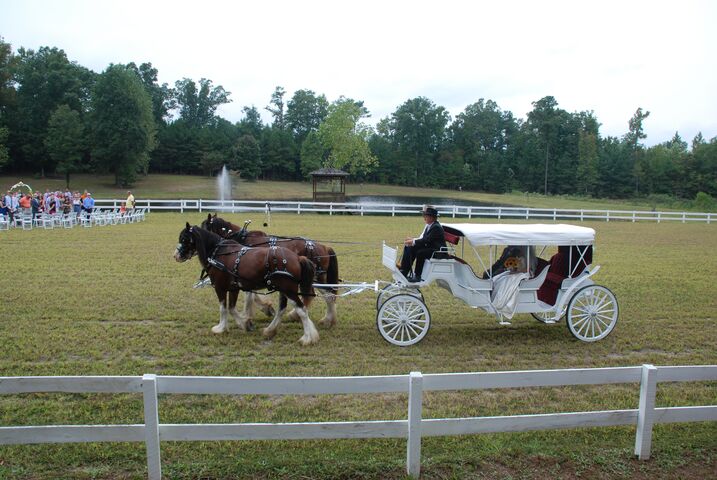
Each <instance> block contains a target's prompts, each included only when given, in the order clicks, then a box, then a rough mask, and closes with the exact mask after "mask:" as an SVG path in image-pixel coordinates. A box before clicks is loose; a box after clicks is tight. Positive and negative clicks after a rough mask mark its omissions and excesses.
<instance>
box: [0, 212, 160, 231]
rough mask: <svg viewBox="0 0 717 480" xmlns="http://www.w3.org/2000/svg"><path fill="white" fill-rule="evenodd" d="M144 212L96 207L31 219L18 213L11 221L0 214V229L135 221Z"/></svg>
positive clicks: (143, 214)
mask: <svg viewBox="0 0 717 480" xmlns="http://www.w3.org/2000/svg"><path fill="white" fill-rule="evenodd" d="M146 213H147V209H146V208H135V209H134V210H130V211H127V212H124V213H120V211H119V208H115V209H104V210H102V209H99V208H97V209H95V210H93V212H92V213H91V214H90V215H88V214H87V213H86V212H81V213H80V214H79V215H78V214H77V213H75V212H72V213H64V214H62V213H60V214H55V215H50V214H47V213H40V214H37V215H35V218H34V219H33V218H32V216H31V215H26V214H19V215H15V217H14V221H13V222H11V221H10V220H9V218H8V217H5V216H4V215H0V230H9V229H10V227H11V226H12V227H15V228H22V229H23V230H32V229H33V227H34V228H44V229H51V228H55V227H57V228H73V227H74V226H76V225H81V226H83V227H92V226H105V225H117V224H120V223H135V222H141V221H144V220H145V216H146Z"/></svg>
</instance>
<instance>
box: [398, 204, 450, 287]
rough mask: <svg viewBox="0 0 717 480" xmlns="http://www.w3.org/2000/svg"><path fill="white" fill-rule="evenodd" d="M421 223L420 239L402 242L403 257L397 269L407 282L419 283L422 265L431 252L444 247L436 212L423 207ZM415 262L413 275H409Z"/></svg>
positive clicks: (444, 243)
mask: <svg viewBox="0 0 717 480" xmlns="http://www.w3.org/2000/svg"><path fill="white" fill-rule="evenodd" d="M421 213H422V214H423V221H424V223H425V226H424V227H423V232H422V233H421V236H420V237H417V238H406V240H405V241H404V242H403V245H404V246H403V257H402V258H401V266H400V267H399V268H400V270H401V273H402V274H403V276H404V277H406V278H407V279H408V281H409V282H420V281H421V274H422V273H423V263H424V262H425V261H426V259H427V258H431V256H432V255H433V252H436V251H438V250H440V249H441V248H443V247H445V246H446V241H445V238H444V232H443V227H442V226H441V224H440V223H438V210H436V209H435V208H434V207H431V206H429V205H426V206H425V207H423V211H422V212H421ZM414 260H415V261H416V268H415V273H414V274H413V275H412V274H411V266H412V265H413V262H414Z"/></svg>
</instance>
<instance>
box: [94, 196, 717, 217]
mask: <svg viewBox="0 0 717 480" xmlns="http://www.w3.org/2000/svg"><path fill="white" fill-rule="evenodd" d="M122 202H124V199H97V200H96V203H95V205H96V206H97V207H107V208H119V206H120V204H121V203H122ZM422 206H423V205H412V204H395V203H331V202H300V201H283V200H282V201H274V200H226V201H220V200H203V199H198V200H183V199H178V200H152V199H144V200H137V207H138V208H140V207H141V208H147V209H148V211H150V212H151V211H179V212H182V213H184V212H185V211H188V212H193V211H197V212H227V213H244V212H266V213H268V212H290V213H296V214H299V215H300V214H302V213H327V214H329V215H343V214H347V215H390V216H396V215H413V214H415V213H416V212H417V211H420V209H421V207H422ZM437 208H438V211H439V212H440V214H441V215H442V216H443V217H452V218H461V217H463V218H497V219H522V220H531V219H536V220H573V221H574V220H580V221H584V220H603V221H607V222H611V221H629V222H638V221H649V222H657V223H660V222H681V223H688V222H702V223H712V222H714V221H715V220H717V213H699V212H669V211H668V212H664V211H659V212H657V211H640V210H635V211H632V210H591V209H564V208H526V207H481V206H470V205H437Z"/></svg>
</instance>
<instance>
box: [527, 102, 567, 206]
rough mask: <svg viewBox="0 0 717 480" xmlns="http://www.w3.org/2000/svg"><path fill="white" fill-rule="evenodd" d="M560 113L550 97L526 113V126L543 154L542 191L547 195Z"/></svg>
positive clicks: (534, 105) (535, 104)
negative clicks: (536, 136) (534, 135)
mask: <svg viewBox="0 0 717 480" xmlns="http://www.w3.org/2000/svg"><path fill="white" fill-rule="evenodd" d="M561 113H562V111H561V110H560V109H559V108H558V102H557V101H556V100H555V98H554V97H552V96H547V97H543V98H541V99H540V100H538V101H537V102H533V110H532V111H531V112H529V113H528V124H529V125H530V126H531V127H532V130H533V131H534V132H535V133H536V134H537V135H538V137H539V138H540V140H541V142H542V145H543V150H544V152H545V170H544V172H545V176H544V184H543V191H544V194H545V195H547V194H548V171H549V166H550V154H551V148H552V149H553V150H555V149H556V143H557V139H558V128H559V126H560V116H561Z"/></svg>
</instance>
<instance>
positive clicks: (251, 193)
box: [0, 174, 689, 211]
mask: <svg viewBox="0 0 717 480" xmlns="http://www.w3.org/2000/svg"><path fill="white" fill-rule="evenodd" d="M21 180H22V181H24V182H25V183H27V184H29V185H30V186H31V187H32V188H34V189H35V190H40V191H43V192H44V191H45V189H50V190H61V189H64V188H65V180H64V178H38V179H34V178H25V177H22V176H19V177H18V176H0V188H2V189H3V192H4V189H6V188H8V187H10V186H11V185H14V184H15V183H17V182H18V181H21ZM70 186H71V188H72V189H73V190H79V191H83V190H88V191H90V192H91V193H92V195H93V196H94V197H95V198H118V199H122V198H126V197H127V189H126V188H119V187H116V186H115V185H114V177H113V176H109V175H107V176H101V175H84V174H83V175H73V176H72V178H71V183H70ZM131 190H132V192H133V193H134V195H135V197H136V198H137V199H141V198H151V199H177V198H185V199H194V198H203V199H213V198H217V187H216V178H215V177H206V176H193V175H155V174H153V175H149V176H147V177H142V176H140V177H138V179H137V183H136V185H134V186H133V187H132V188H131ZM311 192H312V187H311V183H309V182H266V181H258V182H247V181H244V180H239V179H236V178H234V179H233V187H232V196H233V198H234V199H244V200H267V199H271V200H293V199H296V200H311V198H312V197H311ZM346 192H347V195H398V196H407V197H436V198H452V199H455V200H456V203H457V204H459V205H460V204H461V201H464V202H466V201H473V202H484V203H488V204H499V205H512V206H523V207H531V208H572V209H580V208H584V209H595V210H648V211H649V210H652V209H657V210H679V211H683V210H686V209H687V210H689V209H688V208H687V207H685V206H684V205H675V204H672V203H671V204H667V203H665V202H662V203H655V202H654V201H648V200H646V199H639V200H609V199H591V198H585V197H563V196H547V197H546V196H544V195H540V194H536V193H530V194H528V193H519V192H518V193H508V194H492V193H482V192H468V191H462V192H459V191H457V190H441V189H430V188H413V187H399V186H394V185H378V184H350V185H348V186H347V187H346Z"/></svg>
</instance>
